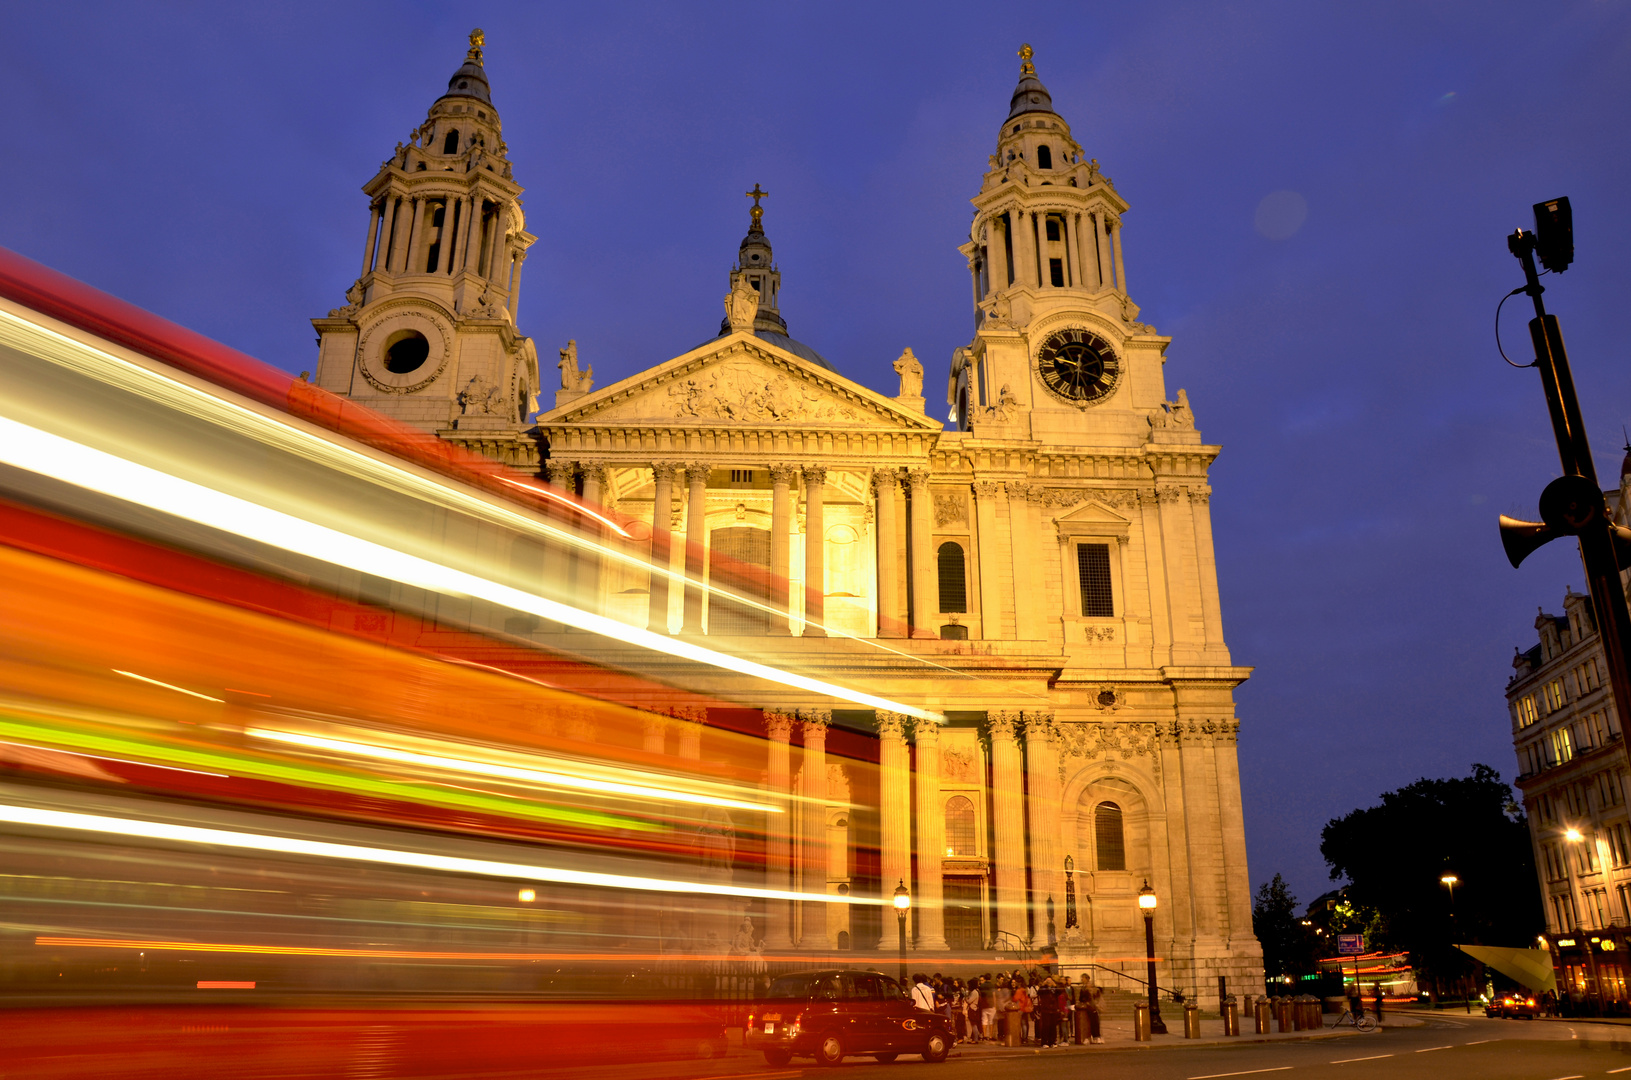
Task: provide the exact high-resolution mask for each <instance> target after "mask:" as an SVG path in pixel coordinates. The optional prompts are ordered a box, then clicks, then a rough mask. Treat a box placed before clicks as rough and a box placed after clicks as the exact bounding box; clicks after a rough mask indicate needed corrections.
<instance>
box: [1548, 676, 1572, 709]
mask: <svg viewBox="0 0 1631 1080" xmlns="http://www.w3.org/2000/svg"><path fill="white" fill-rule="evenodd" d="M1546 691H1547V693H1548V694H1550V695H1551V700H1550V701H1549V702H1548V703H1547V710H1548V711H1551V712H1555V711H1556V710H1558V709H1561V708H1562V707H1563V705H1564V703H1565V702H1566V701H1567V700H1568V699H1567V698H1565V697H1564V696H1563V680H1562V679H1553V680H1552V681H1551V682H1549V683H1547V684H1546Z"/></svg>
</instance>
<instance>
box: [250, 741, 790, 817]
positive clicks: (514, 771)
mask: <svg viewBox="0 0 1631 1080" xmlns="http://www.w3.org/2000/svg"><path fill="white" fill-rule="evenodd" d="M245 734H246V735H252V736H254V737H255V738H257V739H270V740H272V741H275V742H282V743H289V744H290V745H293V746H304V747H307V748H309V749H312V750H328V751H331V752H333V753H339V754H352V755H355V756H357V757H370V758H375V759H377V760H379V761H395V762H399V763H400V764H403V765H422V766H426V767H428V768H433V769H448V770H451V771H453V772H463V773H472V774H475V775H478V776H493V777H498V778H501V779H504V780H521V781H525V782H527V783H531V784H543V785H547V786H550V787H565V788H574V789H576V790H578V791H595V792H600V793H602V794H606V795H629V796H633V797H635V798H640V799H657V800H660V801H663V802H684V803H695V804H697V805H699V806H721V807H727V808H730V809H733V810H753V811H757V812H760V813H766V814H779V813H782V810H781V808H780V807H775V806H769V805H766V804H765V803H755V802H743V801H742V800H740V799H725V798H720V797H719V796H715V795H702V794H697V793H694V792H689V791H675V790H671V789H667V788H657V787H650V786H648V785H645V784H629V783H618V782H616V781H612V780H596V779H594V778H592V777H587V776H574V775H572V774H571V773H563V772H552V771H551V772H546V771H544V770H542V769H522V768H517V767H516V766H513V765H499V764H497V763H494V762H487V761H470V760H468V759H466V758H450V757H442V756H440V755H437V754H421V753H417V752H415V751H412V750H398V749H396V748H395V747H390V746H371V745H369V744H368V743H359V742H350V741H347V740H345V739H330V738H325V737H323V736H320V735H303V734H300V733H299V732H294V731H272V730H269V729H266V728H250V729H248V730H247V731H246V732H245Z"/></svg>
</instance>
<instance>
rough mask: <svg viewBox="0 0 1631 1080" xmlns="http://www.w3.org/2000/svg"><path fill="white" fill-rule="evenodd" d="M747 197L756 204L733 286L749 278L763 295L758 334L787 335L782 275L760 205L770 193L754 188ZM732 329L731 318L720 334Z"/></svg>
mask: <svg viewBox="0 0 1631 1080" xmlns="http://www.w3.org/2000/svg"><path fill="white" fill-rule="evenodd" d="M745 194H746V195H747V197H748V198H750V199H752V200H753V207H752V208H751V209H750V210H749V211H748V234H747V235H746V236H744V237H742V245H741V247H740V248H738V249H737V252H736V265H735V266H733V267H731V285H732V286H733V287H734V286H735V285H736V279H737V278H739V277H746V278H747V280H748V283H749V284H750V285H752V286H753V288H754V290H755V291H756V292H757V293H758V294H759V313H758V315H757V316H755V317H754V320H753V328H754V329H755V330H770V331H772V332H774V333H777V334H785V333H787V320H786V319H784V318H782V315H781V311H780V310H779V309H778V308H777V302H778V300H779V299H780V296H781V291H782V272H781V271H780V270H778V269H777V268H776V260H775V255H774V253H773V252H772V251H771V249H770V241H769V240H767V239H766V238H765V209H764V207H762V206H760V205H759V200H760V199H762V198H764V197H765V196H766V195H769V194H770V192H768V191H764V190H762V189H761V188H760V187H759V185H758V184H754V185H753V190H752V191H749V192H746V193H745ZM730 328H731V321H730V318H729V317H728V316H727V317H726V318H725V319H724V320H722V321H721V322H720V324H719V332H720V333H721V334H725V333H728V332H729V331H730Z"/></svg>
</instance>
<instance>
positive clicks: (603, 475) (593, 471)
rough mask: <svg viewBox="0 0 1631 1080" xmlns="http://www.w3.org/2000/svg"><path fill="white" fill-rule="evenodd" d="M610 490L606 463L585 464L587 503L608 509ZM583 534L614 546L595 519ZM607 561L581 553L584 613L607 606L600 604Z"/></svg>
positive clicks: (579, 581)
mask: <svg viewBox="0 0 1631 1080" xmlns="http://www.w3.org/2000/svg"><path fill="white" fill-rule="evenodd" d="M609 486H610V473H609V472H608V470H607V468H606V463H605V462H604V461H589V462H584V463H583V501H584V502H585V503H586V504H587V505H589V506H593V507H595V508H597V509H598V508H600V507H602V506H604V505H605V502H606V492H607V490H608V488H609ZM581 531H582V532H583V535H584V536H585V537H586V538H587V539H590V540H592V541H594V542H595V543H597V544H599V545H602V546H604V545H605V544H607V543H609V542H610V538H609V537H608V536H607V535H606V531H605V529H604V528H603V527H602V526H600V525H599V524H597V523H595V522H594V521H593V520H592V519H590V520H588V521H586V522H585V523H584V524H583V525H582V527H581ZM605 562H606V557H605V556H604V555H602V554H601V553H600V552H599V551H594V550H587V549H580V550H579V551H578V558H577V564H578V569H577V575H576V577H577V580H576V583H575V585H576V592H577V594H578V595H579V596H580V597H581V598H582V602H583V606H584V609H585V610H587V611H593V612H596V613H600V612H601V611H602V609H603V607H604V605H603V604H602V603H601V602H600V584H601V582H602V581H603V580H604V579H605V577H606V574H605Z"/></svg>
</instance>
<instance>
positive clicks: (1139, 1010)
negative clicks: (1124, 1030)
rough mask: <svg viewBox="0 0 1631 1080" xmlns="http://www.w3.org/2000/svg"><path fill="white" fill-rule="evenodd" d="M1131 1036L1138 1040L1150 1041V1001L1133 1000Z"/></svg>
mask: <svg viewBox="0 0 1631 1080" xmlns="http://www.w3.org/2000/svg"><path fill="white" fill-rule="evenodd" d="M1133 1038H1134V1039H1136V1040H1138V1041H1139V1042H1149V1041H1150V1003H1149V1002H1147V1001H1135V1002H1133Z"/></svg>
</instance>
